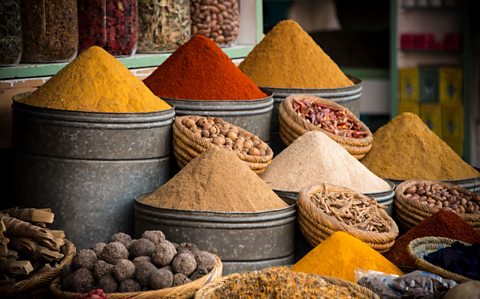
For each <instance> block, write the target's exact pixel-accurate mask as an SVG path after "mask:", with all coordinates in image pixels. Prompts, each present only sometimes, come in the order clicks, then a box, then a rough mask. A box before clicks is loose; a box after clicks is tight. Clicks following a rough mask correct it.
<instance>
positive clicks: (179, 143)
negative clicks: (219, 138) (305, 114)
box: [173, 116, 273, 174]
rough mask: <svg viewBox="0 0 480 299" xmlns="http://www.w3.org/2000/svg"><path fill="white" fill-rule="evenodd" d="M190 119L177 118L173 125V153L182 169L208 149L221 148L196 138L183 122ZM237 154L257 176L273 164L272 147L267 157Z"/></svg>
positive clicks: (240, 130)
mask: <svg viewBox="0 0 480 299" xmlns="http://www.w3.org/2000/svg"><path fill="white" fill-rule="evenodd" d="M189 117H191V116H177V117H176V118H175V122H174V123H173V153H174V156H175V158H176V160H177V163H178V165H179V166H180V167H182V168H183V167H184V166H185V165H186V164H187V163H188V162H190V161H191V160H193V159H195V158H196V157H197V156H199V155H201V154H202V153H203V152H205V151H207V150H208V149H210V148H212V147H219V146H217V145H215V144H213V143H212V142H209V141H207V140H205V139H203V138H198V137H196V136H195V135H194V134H193V133H192V132H191V131H190V130H189V129H188V128H187V127H185V126H184V125H183V123H182V120H183V119H184V118H189ZM217 119H218V118H217ZM230 125H231V126H232V127H236V128H237V129H238V131H239V132H242V133H243V134H244V135H246V136H254V135H253V134H252V133H250V132H248V131H245V130H244V129H242V128H240V127H237V126H235V125H232V124H230ZM235 153H236V154H237V156H238V157H239V158H240V160H242V161H244V162H245V163H247V165H248V166H249V167H250V169H252V170H253V171H254V172H255V173H257V174H260V173H262V172H264V171H265V169H266V168H267V166H268V165H269V164H270V163H271V162H272V158H273V151H272V149H271V148H270V147H268V148H267V155H265V156H251V155H247V154H243V153H239V152H237V151H235Z"/></svg>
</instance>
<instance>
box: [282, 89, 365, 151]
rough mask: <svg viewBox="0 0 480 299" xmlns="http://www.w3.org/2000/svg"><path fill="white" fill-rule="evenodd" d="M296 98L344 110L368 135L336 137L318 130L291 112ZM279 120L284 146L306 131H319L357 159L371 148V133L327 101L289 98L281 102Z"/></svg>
mask: <svg viewBox="0 0 480 299" xmlns="http://www.w3.org/2000/svg"><path fill="white" fill-rule="evenodd" d="M297 98H301V99H309V100H311V101H312V102H314V103H318V104H321V105H323V106H329V107H332V108H335V109H341V110H345V111H346V113H347V115H348V117H349V118H350V119H352V120H353V121H355V122H359V123H360V125H361V127H362V130H364V131H366V132H367V133H368V135H367V136H366V137H365V138H350V137H343V136H337V135H335V134H332V133H330V132H328V131H326V130H324V129H322V128H320V127H319V126H316V125H314V124H312V123H311V122H309V121H307V120H306V119H305V118H303V117H301V116H300V115H298V113H296V112H295V111H294V110H293V108H292V101H293V100H294V99H297ZM279 120H280V130H279V131H280V138H281V139H282V141H283V142H284V143H285V144H286V145H289V144H290V143H292V142H293V141H294V140H295V139H297V138H298V137H300V136H301V135H303V134H304V133H305V132H307V131H320V132H322V133H324V134H326V135H327V136H328V137H330V138H331V139H333V140H335V141H336V142H337V143H338V144H340V145H341V146H342V147H344V148H345V149H346V150H347V151H348V152H349V153H350V154H351V155H353V156H354V157H355V158H357V159H361V158H363V157H364V156H365V155H366V154H367V153H368V152H369V151H370V149H371V148H372V142H373V136H372V132H370V129H369V128H368V127H367V126H366V125H365V124H364V123H363V122H361V121H360V120H359V119H358V118H357V117H356V116H355V115H354V114H353V113H352V112H350V111H349V110H348V109H347V108H345V107H343V106H342V105H340V104H337V103H335V102H333V101H330V100H327V99H323V98H319V97H314V96H307V95H293V96H289V97H287V98H286V99H285V100H284V101H283V102H282V104H281V106H280V108H279Z"/></svg>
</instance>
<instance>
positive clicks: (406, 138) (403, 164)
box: [362, 113, 480, 180]
mask: <svg viewBox="0 0 480 299" xmlns="http://www.w3.org/2000/svg"><path fill="white" fill-rule="evenodd" d="M362 163H363V164H364V165H365V166H367V167H368V169H370V170H371V171H373V172H374V173H375V174H376V175H378V176H380V177H382V178H388V179H397V180H415V179H426V180H460V179H466V178H474V177H480V173H479V172H478V171H476V170H475V169H474V168H472V167H471V166H470V165H468V164H467V163H465V162H464V161H463V160H462V158H461V157H460V156H458V155H457V154H456V153H455V152H454V151H453V150H452V149H451V148H450V147H449V146H448V145H447V144H446V143H445V142H444V141H443V140H441V139H440V138H439V137H438V136H437V135H435V133H433V132H432V131H431V130H430V129H429V128H428V127H427V126H426V125H425V124H424V123H423V121H422V120H421V119H420V118H419V117H418V116H417V115H415V114H413V113H402V114H400V115H399V116H397V117H395V118H394V119H392V120H391V121H390V122H389V123H388V124H386V125H385V126H383V127H381V128H380V129H378V130H377V132H375V133H374V134H373V145H372V149H371V150H370V151H369V152H368V154H367V155H366V156H365V158H363V159H362Z"/></svg>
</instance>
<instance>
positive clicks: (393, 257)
mask: <svg viewBox="0 0 480 299" xmlns="http://www.w3.org/2000/svg"><path fill="white" fill-rule="evenodd" d="M422 237H445V238H452V239H456V240H461V241H465V242H468V243H478V242H480V234H479V233H478V232H476V231H475V229H474V228H473V226H471V225H470V224H469V223H467V222H466V221H465V220H463V219H462V218H461V217H460V216H458V215H457V214H456V213H454V212H452V211H448V210H440V211H438V212H437V213H435V214H433V215H432V216H430V217H428V218H427V219H425V220H424V221H422V222H421V223H420V224H419V225H417V226H415V227H414V228H412V229H410V230H409V231H408V232H407V233H406V234H405V235H403V236H401V237H400V238H398V239H397V241H395V244H394V245H393V246H392V248H390V251H388V252H387V253H385V257H386V258H387V259H389V260H390V261H391V262H392V263H394V264H395V265H397V266H399V267H408V268H415V267H416V266H415V261H414V260H413V259H412V258H411V257H410V255H409V254H408V251H407V247H408V244H409V243H410V241H412V240H414V239H417V238H422Z"/></svg>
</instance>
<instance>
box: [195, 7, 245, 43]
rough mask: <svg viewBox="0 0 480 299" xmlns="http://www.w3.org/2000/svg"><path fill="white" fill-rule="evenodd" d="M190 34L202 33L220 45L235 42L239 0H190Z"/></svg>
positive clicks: (237, 28) (238, 20)
mask: <svg viewBox="0 0 480 299" xmlns="http://www.w3.org/2000/svg"><path fill="white" fill-rule="evenodd" d="M190 14H191V16H192V35H195V34H203V35H205V36H206V37H208V38H210V39H212V40H213V41H215V42H216V43H217V44H219V45H220V46H231V45H232V44H234V43H235V41H236V39H237V37H238V33H239V29H240V28H239V27H240V26H239V25H240V9H239V0H224V1H221V0H191V6H190Z"/></svg>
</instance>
